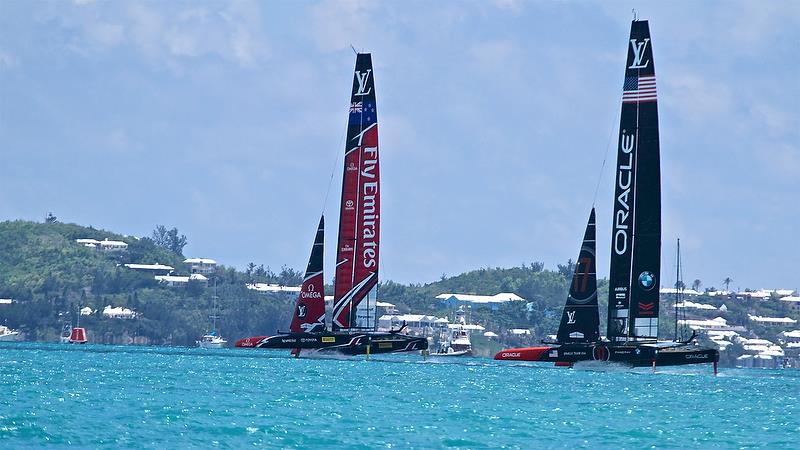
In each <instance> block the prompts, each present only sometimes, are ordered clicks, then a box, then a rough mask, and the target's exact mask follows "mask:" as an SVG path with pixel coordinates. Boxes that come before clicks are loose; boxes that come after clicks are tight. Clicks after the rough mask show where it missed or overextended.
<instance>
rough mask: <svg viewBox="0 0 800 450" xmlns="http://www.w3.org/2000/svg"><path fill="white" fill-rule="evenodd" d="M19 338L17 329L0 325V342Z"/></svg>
mask: <svg viewBox="0 0 800 450" xmlns="http://www.w3.org/2000/svg"><path fill="white" fill-rule="evenodd" d="M18 339H19V331H17V330H12V329H11V328H8V327H7V326H5V325H0V342H14V341H16V340H18Z"/></svg>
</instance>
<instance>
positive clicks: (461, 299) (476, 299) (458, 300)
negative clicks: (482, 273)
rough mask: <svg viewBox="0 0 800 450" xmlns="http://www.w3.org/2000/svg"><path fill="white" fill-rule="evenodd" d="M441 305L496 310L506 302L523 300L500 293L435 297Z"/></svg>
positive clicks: (516, 296) (448, 294) (512, 295)
mask: <svg viewBox="0 0 800 450" xmlns="http://www.w3.org/2000/svg"><path fill="white" fill-rule="evenodd" d="M436 298H437V299H439V300H440V301H441V302H442V304H443V305H445V306H447V307H448V308H456V307H458V306H461V305H469V306H472V307H488V308H490V309H492V310H497V309H498V308H499V307H500V305H502V304H503V303H508V302H524V301H525V299H524V298H522V297H520V296H519V295H517V294H514V293H511V292H501V293H499V294H495V295H474V294H450V293H446V294H439V295H437V296H436Z"/></svg>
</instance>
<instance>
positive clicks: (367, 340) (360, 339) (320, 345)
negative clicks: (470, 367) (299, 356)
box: [236, 333, 428, 355]
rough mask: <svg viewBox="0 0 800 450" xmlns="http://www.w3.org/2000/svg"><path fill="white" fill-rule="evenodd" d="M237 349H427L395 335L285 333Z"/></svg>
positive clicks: (415, 339)
mask: <svg viewBox="0 0 800 450" xmlns="http://www.w3.org/2000/svg"><path fill="white" fill-rule="evenodd" d="M236 347H240V348H265V349H301V350H307V349H309V350H310V349H313V350H318V351H322V352H338V353H342V354H345V355H363V354H366V353H367V349H369V353H371V354H378V353H400V352H413V351H418V350H427V349H428V340H427V339H425V338H422V337H414V336H408V335H405V334H399V333H356V334H350V333H325V334H315V333H287V334H279V335H276V336H256V337H251V338H245V339H240V340H238V341H236Z"/></svg>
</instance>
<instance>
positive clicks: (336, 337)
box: [236, 53, 428, 356]
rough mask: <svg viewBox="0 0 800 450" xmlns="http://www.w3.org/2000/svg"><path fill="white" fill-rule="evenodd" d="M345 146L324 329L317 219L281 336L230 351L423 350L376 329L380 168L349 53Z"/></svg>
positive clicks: (374, 121) (361, 82) (364, 93)
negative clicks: (328, 320) (290, 314)
mask: <svg viewBox="0 0 800 450" xmlns="http://www.w3.org/2000/svg"><path fill="white" fill-rule="evenodd" d="M349 111H350V113H349V114H350V116H349V120H348V126H347V142H346V144H345V156H344V177H343V181H342V199H341V205H340V209H339V244H338V247H337V255H336V278H335V283H334V299H333V308H332V319H331V329H330V330H328V329H327V328H326V323H325V322H326V321H325V315H326V312H325V294H324V289H323V277H322V262H323V255H322V253H323V237H324V218H321V219H320V222H319V227H318V228H317V235H316V239H315V240H314V247H313V249H312V251H311V258H310V259H309V262H308V268H307V270H306V274H305V277H304V279H303V285H302V287H301V289H300V295H299V297H298V299H297V304H296V306H295V310H294V315H293V318H292V323H291V326H290V329H289V332H288V333H279V334H278V335H276V336H269V337H267V336H256V337H250V338H245V339H241V340H239V341H238V342H236V346H237V347H256V348H286V349H292V353H293V354H294V355H295V356H298V355H299V354H300V352H301V351H302V350H317V351H337V352H340V353H345V354H350V355H357V354H365V353H390V352H407V351H415V350H426V349H427V348H428V340H427V339H425V338H422V337H414V336H408V335H405V334H402V333H401V331H402V328H401V329H400V330H393V331H390V332H378V331H377V315H376V312H377V298H376V295H377V290H378V266H379V264H378V257H379V249H380V246H379V242H380V170H379V163H378V118H377V113H376V105H375V83H374V72H373V69H372V56H371V55H370V54H369V53H359V54H357V55H356V68H355V73H354V75H353V90H352V95H351V98H350V107H349Z"/></svg>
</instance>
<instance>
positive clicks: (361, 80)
mask: <svg viewBox="0 0 800 450" xmlns="http://www.w3.org/2000/svg"><path fill="white" fill-rule="evenodd" d="M370 72H372V69H367V71H366V72H356V79H357V80H358V91H356V93H355V94H353V95H355V96H358V95H369V93H370V92H372V88H370V89H369V90H367V91H366V92H364V89H367V80H369V73H370Z"/></svg>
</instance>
